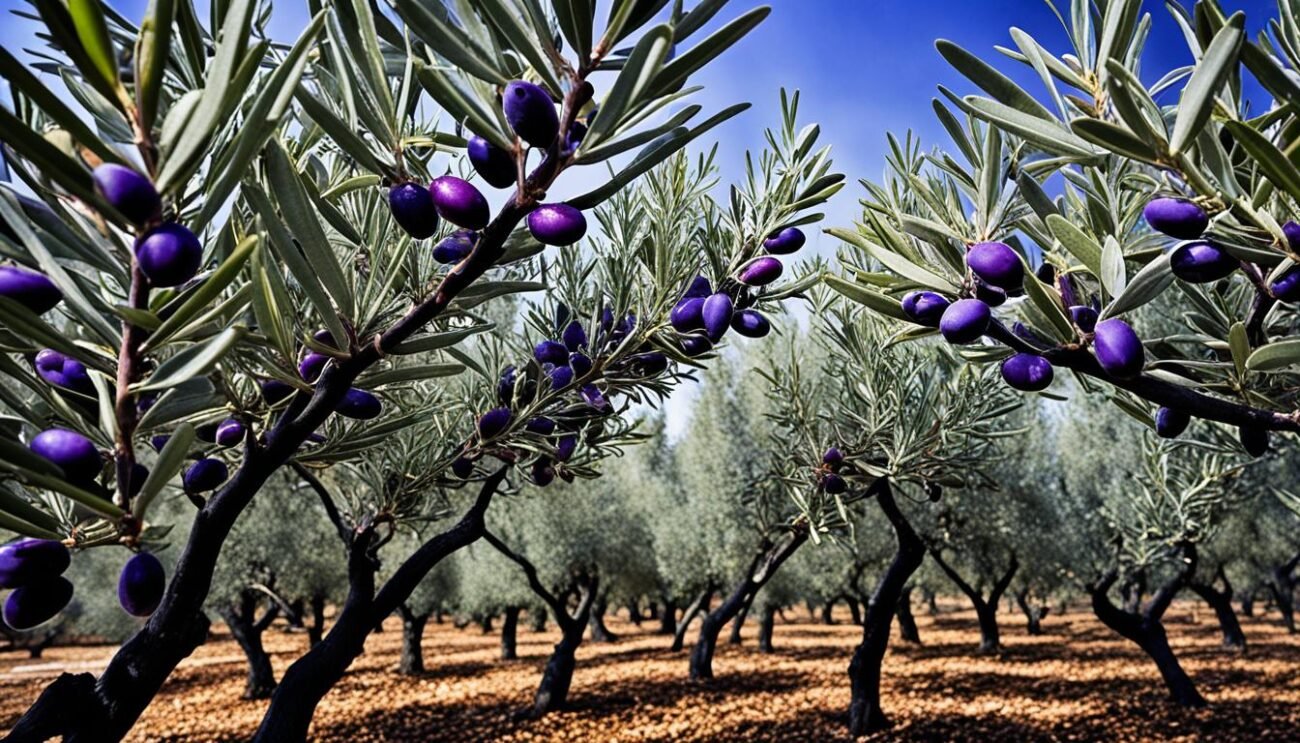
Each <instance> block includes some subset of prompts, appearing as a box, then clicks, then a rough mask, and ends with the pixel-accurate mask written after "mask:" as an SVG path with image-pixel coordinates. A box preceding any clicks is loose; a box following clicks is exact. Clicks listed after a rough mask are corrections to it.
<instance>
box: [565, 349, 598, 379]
mask: <svg viewBox="0 0 1300 743" xmlns="http://www.w3.org/2000/svg"><path fill="white" fill-rule="evenodd" d="M593 366H594V364H592V361H591V357H590V356H588V355H587V354H585V353H580V352H577V351H574V352H573V353H571V354H569V368H571V369H573V375H574V376H575V377H577V378H579V379H581V378H582V377H585V376H587V374H588V373H590V372H591V369H592V367H593Z"/></svg>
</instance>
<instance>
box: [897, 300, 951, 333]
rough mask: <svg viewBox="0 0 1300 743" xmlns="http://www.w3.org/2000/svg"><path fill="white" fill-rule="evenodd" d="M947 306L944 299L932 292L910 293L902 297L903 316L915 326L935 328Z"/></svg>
mask: <svg viewBox="0 0 1300 743" xmlns="http://www.w3.org/2000/svg"><path fill="white" fill-rule="evenodd" d="M948 304H949V302H948V300H947V299H946V298H945V297H943V296H942V295H939V294H935V293H934V292H910V293H909V294H908V295H907V296H905V297H903V314H905V315H907V317H908V318H909V319H910V320H911V321H912V322H914V323H916V324H917V325H924V326H926V327H927V328H937V327H939V320H940V319H941V318H942V317H943V312H944V310H946V309H948Z"/></svg>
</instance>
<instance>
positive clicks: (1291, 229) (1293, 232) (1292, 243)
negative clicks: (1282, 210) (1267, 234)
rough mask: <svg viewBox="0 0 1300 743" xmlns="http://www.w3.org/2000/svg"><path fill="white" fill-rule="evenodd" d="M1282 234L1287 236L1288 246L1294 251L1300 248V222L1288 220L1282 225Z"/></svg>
mask: <svg viewBox="0 0 1300 743" xmlns="http://www.w3.org/2000/svg"><path fill="white" fill-rule="evenodd" d="M1282 234H1283V235H1284V236H1285V237H1286V243H1287V247H1289V248H1291V250H1292V251H1296V250H1300V224H1296V223H1295V222H1287V223H1286V224H1284V225H1282Z"/></svg>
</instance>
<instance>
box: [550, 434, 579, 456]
mask: <svg viewBox="0 0 1300 743" xmlns="http://www.w3.org/2000/svg"><path fill="white" fill-rule="evenodd" d="M577 450H578V437H577V436H576V435H574V434H569V435H568V436H561V437H560V440H559V441H557V442H555V459H556V461H558V462H567V461H569V460H570V459H572V458H573V453H574V452H575V451H577Z"/></svg>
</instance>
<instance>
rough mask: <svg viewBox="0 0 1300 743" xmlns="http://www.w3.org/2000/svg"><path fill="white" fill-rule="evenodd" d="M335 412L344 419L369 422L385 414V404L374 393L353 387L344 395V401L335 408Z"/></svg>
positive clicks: (339, 402)
mask: <svg viewBox="0 0 1300 743" xmlns="http://www.w3.org/2000/svg"><path fill="white" fill-rule="evenodd" d="M334 412H336V413H338V414H339V415H341V416H343V417H344V418H352V419H355V420H359V421H368V420H371V419H373V418H378V417H379V414H380V413H382V412H384V404H383V403H382V402H380V401H379V398H378V397H375V395H373V394H372V393H370V392H367V391H366V390H362V389H357V388H356V387H352V388H350V389H349V390H348V391H347V392H345V393H343V399H341V400H339V401H338V404H337V405H335V406H334Z"/></svg>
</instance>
